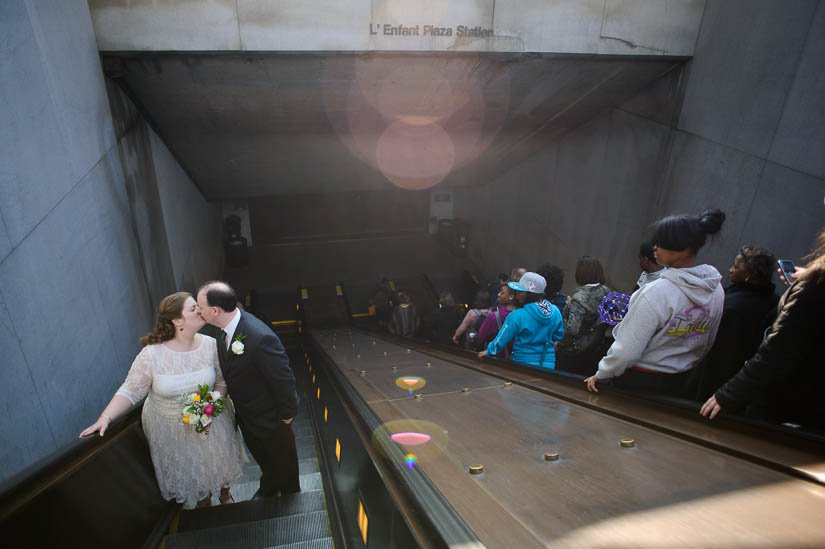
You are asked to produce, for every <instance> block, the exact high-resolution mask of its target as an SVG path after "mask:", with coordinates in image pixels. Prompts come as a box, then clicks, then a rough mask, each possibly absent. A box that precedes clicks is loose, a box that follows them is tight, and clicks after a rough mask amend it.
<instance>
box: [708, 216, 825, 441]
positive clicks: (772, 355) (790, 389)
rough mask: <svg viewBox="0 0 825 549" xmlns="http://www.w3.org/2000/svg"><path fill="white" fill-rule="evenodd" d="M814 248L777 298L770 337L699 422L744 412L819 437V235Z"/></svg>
mask: <svg viewBox="0 0 825 549" xmlns="http://www.w3.org/2000/svg"><path fill="white" fill-rule="evenodd" d="M817 244H818V245H817V248H816V250H815V251H814V253H813V254H811V256H812V257H813V258H814V259H813V260H812V261H811V262H810V263H809V264H808V266H807V267H806V268H804V269H797V272H796V280H795V281H793V283H792V284H791V286H790V288H788V290H787V291H786V292H785V294H784V295H783V296H782V299H781V300H780V302H779V314H778V315H777V318H776V321H775V322H774V323H773V326H772V327H771V333H770V335H768V337H767V338H766V339H765V341H763V342H762V344H761V345H760V346H759V350H758V351H757V352H756V354H755V355H754V356H753V357H752V358H751V359H750V360H748V361H747V362H746V363H745V365H744V366H743V367H742V369H741V370H739V372H738V373H737V374H736V375H735V376H734V377H733V378H731V379H730V380H729V381H728V382H727V383H725V384H724V385H723V386H722V387H720V388H719V389H717V391H716V392H715V393H714V394H713V396H711V397H710V398H709V399H708V400H707V402H705V404H704V405H703V406H702V408H701V410H700V413H701V414H702V415H703V416H709V417H710V419H713V418H714V417H715V416H716V414H718V413H719V411H720V410H725V411H732V412H733V411H738V410H742V409H744V408H746V407H747V410H746V414H747V415H748V416H751V417H756V418H760V419H765V420H768V421H773V422H776V423H794V424H797V425H800V426H802V428H803V429H807V430H812V431H817V432H825V399H823V395H825V358H823V357H825V337H823V336H825V323H823V322H822V312H823V311H825V231H822V233H821V234H820V235H819V241H818V243H817Z"/></svg>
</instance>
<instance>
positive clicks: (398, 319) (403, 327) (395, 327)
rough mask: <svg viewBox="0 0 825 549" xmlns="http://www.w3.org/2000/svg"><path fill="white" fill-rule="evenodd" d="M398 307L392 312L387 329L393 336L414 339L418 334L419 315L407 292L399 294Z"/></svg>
mask: <svg viewBox="0 0 825 549" xmlns="http://www.w3.org/2000/svg"><path fill="white" fill-rule="evenodd" d="M398 301H399V303H398V305H396V306H395V308H394V309H393V311H392V315H391V316H390V321H389V322H388V323H387V329H388V330H389V331H390V333H391V334H394V335H400V336H404V337H413V336H415V334H416V333H417V332H418V314H417V313H416V311H415V305H413V304H412V303H411V302H410V296H409V294H408V293H407V292H399V293H398Z"/></svg>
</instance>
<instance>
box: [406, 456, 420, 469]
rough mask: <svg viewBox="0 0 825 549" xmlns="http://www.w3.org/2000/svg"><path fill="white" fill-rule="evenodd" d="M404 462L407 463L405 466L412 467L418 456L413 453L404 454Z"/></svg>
mask: <svg viewBox="0 0 825 549" xmlns="http://www.w3.org/2000/svg"><path fill="white" fill-rule="evenodd" d="M404 462H405V463H406V464H407V467H409V468H410V469H412V468H413V467H415V464H416V463H417V462H418V456H416V455H415V454H407V455H406V456H404Z"/></svg>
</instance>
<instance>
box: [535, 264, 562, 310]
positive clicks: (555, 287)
mask: <svg viewBox="0 0 825 549" xmlns="http://www.w3.org/2000/svg"><path fill="white" fill-rule="evenodd" d="M536 273H538V274H540V275H541V276H543V277H544V280H546V281H547V287H546V288H545V289H544V298H545V299H546V300H547V301H549V302H550V303H552V304H553V305H555V306H556V307H558V308H559V311H563V310H564V307H565V306H566V305H567V296H566V295H564V294H563V293H561V287H562V286H563V285H564V271H563V270H562V269H561V267H559V266H558V265H553V264H552V263H545V264H544V265H542V266H541V267H539V268H538V269H536Z"/></svg>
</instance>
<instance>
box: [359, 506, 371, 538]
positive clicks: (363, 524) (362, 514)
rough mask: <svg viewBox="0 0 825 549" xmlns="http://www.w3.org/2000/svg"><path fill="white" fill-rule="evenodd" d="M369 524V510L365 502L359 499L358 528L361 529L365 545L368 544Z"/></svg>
mask: <svg viewBox="0 0 825 549" xmlns="http://www.w3.org/2000/svg"><path fill="white" fill-rule="evenodd" d="M368 526H369V519H368V518H367V510H366V509H364V503H363V502H362V501H361V500H360V499H359V500H358V529H359V530H361V539H362V540H364V545H366V544H367V527H368Z"/></svg>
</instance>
